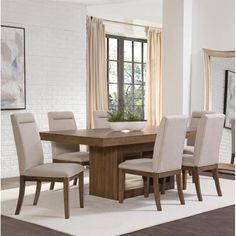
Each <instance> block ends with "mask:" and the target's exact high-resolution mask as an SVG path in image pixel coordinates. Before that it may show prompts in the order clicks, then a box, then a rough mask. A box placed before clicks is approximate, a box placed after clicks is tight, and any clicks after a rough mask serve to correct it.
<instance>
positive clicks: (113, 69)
mask: <svg viewBox="0 0 236 236" xmlns="http://www.w3.org/2000/svg"><path fill="white" fill-rule="evenodd" d="M109 82H110V83H111V82H112V83H117V62H116V61H109Z"/></svg>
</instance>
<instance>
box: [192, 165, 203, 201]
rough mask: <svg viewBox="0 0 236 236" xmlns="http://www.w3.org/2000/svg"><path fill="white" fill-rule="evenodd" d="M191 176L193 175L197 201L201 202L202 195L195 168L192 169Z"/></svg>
mask: <svg viewBox="0 0 236 236" xmlns="http://www.w3.org/2000/svg"><path fill="white" fill-rule="evenodd" d="M193 175H194V182H195V188H196V192H197V197H198V201H202V193H201V186H200V179H199V172H198V168H197V167H194V169H193Z"/></svg>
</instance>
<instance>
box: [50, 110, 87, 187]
mask: <svg viewBox="0 0 236 236" xmlns="http://www.w3.org/2000/svg"><path fill="white" fill-rule="evenodd" d="M48 123H49V129H50V131H59V130H76V129H77V126H76V121H75V117H74V114H73V112H71V111H58V112H48ZM51 147H52V160H53V163H76V164H81V165H88V164H89V153H88V152H81V151H80V146H79V145H69V144H62V143H56V142H51ZM76 182H77V179H75V180H74V185H76ZM53 188H54V182H52V183H51V186H50V189H53Z"/></svg>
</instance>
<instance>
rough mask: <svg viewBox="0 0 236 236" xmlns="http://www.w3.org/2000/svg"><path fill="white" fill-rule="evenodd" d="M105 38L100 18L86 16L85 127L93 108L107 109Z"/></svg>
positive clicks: (89, 125) (91, 120)
mask: <svg viewBox="0 0 236 236" xmlns="http://www.w3.org/2000/svg"><path fill="white" fill-rule="evenodd" d="M105 40H106V35H105V27H104V24H103V22H102V20H101V19H98V18H94V17H93V18H92V17H87V128H93V111H94V110H108V97H107V78H106V49H105Z"/></svg>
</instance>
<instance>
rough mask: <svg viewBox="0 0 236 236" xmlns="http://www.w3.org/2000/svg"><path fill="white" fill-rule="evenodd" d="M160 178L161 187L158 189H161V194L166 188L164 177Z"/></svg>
mask: <svg viewBox="0 0 236 236" xmlns="http://www.w3.org/2000/svg"><path fill="white" fill-rule="evenodd" d="M160 180H161V186H160V187H161V189H160V191H161V194H165V189H166V178H161V179H160Z"/></svg>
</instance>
